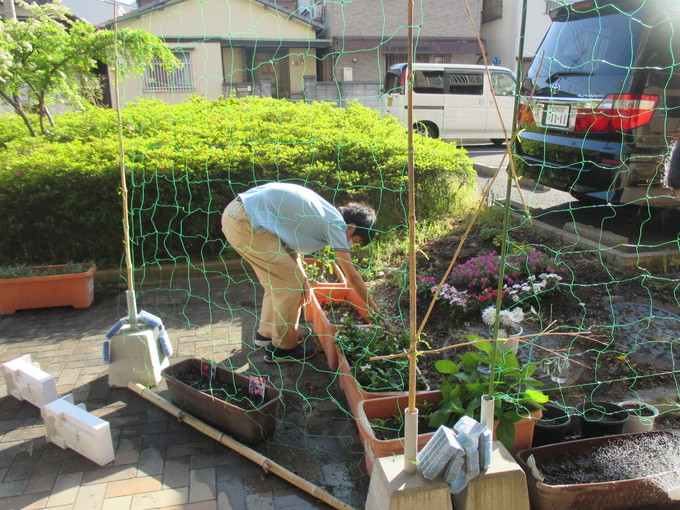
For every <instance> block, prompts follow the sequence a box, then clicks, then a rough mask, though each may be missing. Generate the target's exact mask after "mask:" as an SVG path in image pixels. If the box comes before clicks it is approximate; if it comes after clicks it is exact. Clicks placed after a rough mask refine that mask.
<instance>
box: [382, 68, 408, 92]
mask: <svg viewBox="0 0 680 510" xmlns="http://www.w3.org/2000/svg"><path fill="white" fill-rule="evenodd" d="M384 92H385V94H390V93H396V94H403V93H404V87H403V86H402V83H401V72H400V71H399V70H394V69H390V70H389V71H388V72H387V74H386V75H385V85H384Z"/></svg>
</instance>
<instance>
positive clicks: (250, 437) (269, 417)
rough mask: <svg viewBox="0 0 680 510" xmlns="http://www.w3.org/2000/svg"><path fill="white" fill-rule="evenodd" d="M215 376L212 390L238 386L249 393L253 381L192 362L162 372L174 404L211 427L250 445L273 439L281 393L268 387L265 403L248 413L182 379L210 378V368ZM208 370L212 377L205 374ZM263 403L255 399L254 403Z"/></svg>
mask: <svg viewBox="0 0 680 510" xmlns="http://www.w3.org/2000/svg"><path fill="white" fill-rule="evenodd" d="M211 367H212V368H213V369H214V371H215V373H214V375H213V376H212V379H211V382H210V384H211V386H213V387H215V388H221V387H223V386H224V387H231V386H236V387H238V388H242V389H243V390H245V391H246V392H248V388H249V384H250V378H249V377H248V376H247V375H244V374H239V373H236V372H234V371H232V370H229V369H227V368H225V367H222V366H220V365H215V364H212V363H209V362H205V361H203V360H200V359H197V358H192V359H187V360H184V361H180V362H179V363H175V364H173V365H171V366H169V367H167V368H165V369H163V371H162V372H161V373H162V374H163V377H165V380H166V382H167V383H168V389H169V390H170V400H171V401H172V402H173V403H174V404H175V405H176V406H178V407H180V408H182V409H184V410H186V411H189V412H190V413H192V414H194V415H195V416H197V417H198V418H201V419H202V420H204V421H206V422H208V423H211V424H213V425H215V426H217V427H218V428H220V429H222V430H224V431H225V432H228V433H229V434H231V435H233V436H234V437H236V438H237V439H240V440H241V441H244V442H246V443H256V442H258V441H262V440H263V439H265V438H267V437H268V436H270V435H272V434H273V433H274V431H275V430H276V417H277V413H278V409H279V402H280V400H281V392H280V391H279V390H277V389H276V388H274V387H273V386H270V385H266V387H265V394H264V400H263V402H262V404H260V405H259V406H258V407H257V408H256V409H250V410H245V409H242V408H240V407H238V406H236V405H233V404H231V403H229V402H226V401H224V400H221V399H219V398H215V397H213V396H211V395H207V394H205V393H203V392H201V391H200V390H198V389H196V388H192V387H191V386H188V385H187V384H185V383H184V382H182V380H181V379H182V377H186V374H191V375H192V376H194V377H206V378H209V377H210V375H209V371H210V368H211ZM204 370H205V371H206V372H208V373H204ZM256 398H257V399H261V398H262V397H260V396H254V397H253V399H254V400H255V399H256Z"/></svg>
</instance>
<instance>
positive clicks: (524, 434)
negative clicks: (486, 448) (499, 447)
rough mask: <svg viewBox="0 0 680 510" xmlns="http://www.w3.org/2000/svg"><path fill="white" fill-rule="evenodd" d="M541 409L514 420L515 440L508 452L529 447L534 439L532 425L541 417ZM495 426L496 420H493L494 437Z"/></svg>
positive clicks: (494, 432)
mask: <svg viewBox="0 0 680 510" xmlns="http://www.w3.org/2000/svg"><path fill="white" fill-rule="evenodd" d="M542 414H543V411H541V410H538V411H534V412H532V413H531V414H529V415H527V416H526V417H524V418H522V419H520V420H519V421H516V422H515V423H514V425H515V440H514V441H513V442H512V447H511V448H510V453H512V454H515V453H517V452H519V451H522V450H526V449H527V448H531V443H532V442H533V440H534V426H535V425H536V422H537V421H538V420H539V419H540V418H541V416H542ZM496 427H498V421H495V422H494V427H493V435H494V439H496Z"/></svg>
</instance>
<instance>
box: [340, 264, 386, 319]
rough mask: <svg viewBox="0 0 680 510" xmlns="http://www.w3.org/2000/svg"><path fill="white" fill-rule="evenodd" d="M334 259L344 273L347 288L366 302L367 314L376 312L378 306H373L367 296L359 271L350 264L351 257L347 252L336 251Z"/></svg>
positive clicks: (373, 303)
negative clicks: (351, 289)
mask: <svg viewBox="0 0 680 510" xmlns="http://www.w3.org/2000/svg"><path fill="white" fill-rule="evenodd" d="M335 257H336V259H337V260H338V263H339V264H340V269H342V271H343V273H345V276H346V277H347V283H348V284H349V286H350V287H351V288H353V289H354V290H356V291H357V293H358V294H359V297H361V299H363V300H364V301H366V303H367V304H368V306H369V310H368V312H369V313H374V312H377V311H378V306H377V305H376V304H375V301H373V296H371V295H370V294H369V292H368V288H367V287H366V283H365V282H364V279H363V278H362V277H361V275H360V274H359V271H357V268H356V267H354V264H353V263H352V257H351V256H350V254H349V252H346V251H336V252H335Z"/></svg>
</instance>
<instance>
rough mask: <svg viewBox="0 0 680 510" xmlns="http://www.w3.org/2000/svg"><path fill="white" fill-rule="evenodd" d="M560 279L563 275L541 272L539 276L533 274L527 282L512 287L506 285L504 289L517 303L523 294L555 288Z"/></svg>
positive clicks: (537, 292)
mask: <svg viewBox="0 0 680 510" xmlns="http://www.w3.org/2000/svg"><path fill="white" fill-rule="evenodd" d="M560 280H562V277H561V276H559V275H557V274H555V273H541V274H539V275H538V278H537V277H536V276H533V275H532V276H529V277H528V278H527V281H526V282H522V283H516V284H514V285H512V286H511V287H508V286H507V285H505V286H504V287H503V290H505V291H506V292H507V295H508V296H510V297H511V298H512V300H513V301H514V302H515V303H517V302H518V301H519V300H520V299H521V298H522V296H527V295H530V294H540V293H541V292H545V291H547V290H551V289H554V288H555V287H556V286H557V284H558V283H559V282H560Z"/></svg>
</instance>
